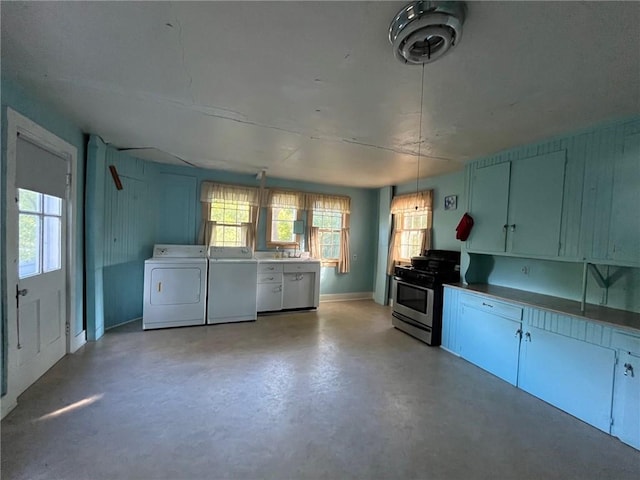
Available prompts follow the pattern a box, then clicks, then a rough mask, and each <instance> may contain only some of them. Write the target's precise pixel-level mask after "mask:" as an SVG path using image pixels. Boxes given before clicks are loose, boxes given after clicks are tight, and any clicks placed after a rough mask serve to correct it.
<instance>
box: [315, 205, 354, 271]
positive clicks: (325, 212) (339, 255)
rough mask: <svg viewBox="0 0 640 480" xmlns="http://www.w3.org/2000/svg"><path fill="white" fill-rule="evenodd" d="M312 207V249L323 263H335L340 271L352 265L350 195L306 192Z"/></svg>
mask: <svg viewBox="0 0 640 480" xmlns="http://www.w3.org/2000/svg"><path fill="white" fill-rule="evenodd" d="M307 209H308V210H309V216H310V218H309V225H310V227H309V229H308V230H309V233H308V235H309V251H310V253H311V256H312V257H315V258H319V259H320V260H321V261H322V263H323V265H335V266H337V267H338V272H340V273H348V272H349V271H350V269H351V264H350V258H349V257H350V254H349V214H350V211H351V199H350V198H349V197H343V196H337V195H336V196H334V195H313V194H309V195H308V196H307Z"/></svg>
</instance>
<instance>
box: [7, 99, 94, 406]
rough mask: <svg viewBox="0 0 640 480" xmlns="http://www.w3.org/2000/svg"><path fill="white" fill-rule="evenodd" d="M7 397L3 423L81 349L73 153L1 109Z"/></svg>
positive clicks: (57, 138) (45, 132)
mask: <svg viewBox="0 0 640 480" xmlns="http://www.w3.org/2000/svg"><path fill="white" fill-rule="evenodd" d="M6 139H7V143H6V145H7V163H6V167H7V169H6V172H7V173H6V192H5V195H6V197H5V198H6V211H5V217H4V218H5V219H6V237H5V239H6V242H5V243H4V247H5V252H6V260H7V261H6V283H4V285H3V287H4V289H5V295H6V298H7V322H6V324H5V327H6V329H5V330H4V333H5V335H6V340H5V345H6V347H7V348H6V353H5V355H6V357H5V358H6V360H7V361H6V363H4V366H5V367H6V370H5V372H3V373H4V374H5V375H6V376H4V378H5V380H6V383H5V384H4V385H3V388H6V390H5V391H6V393H5V395H4V396H2V397H1V398H0V407H1V409H0V410H1V413H2V417H4V416H5V415H6V414H7V413H8V412H10V411H11V410H12V409H13V408H14V407H15V406H16V405H17V398H18V396H19V395H20V394H21V393H22V392H23V391H24V390H25V389H27V388H28V387H29V386H30V385H31V384H32V383H33V382H35V381H36V380H37V379H38V378H39V377H40V376H41V375H42V374H44V373H45V372H46V371H47V370H48V369H49V368H51V367H52V366H53V365H54V364H55V363H56V362H57V361H58V360H60V359H61V358H62V357H63V356H64V355H65V353H67V352H70V351H75V350H77V349H78V348H79V347H80V346H81V345H82V344H84V341H85V340H84V339H85V332H84V330H81V331H80V332H79V333H76V332H73V333H72V335H69V333H68V330H69V328H68V327H69V324H70V323H72V322H73V325H74V326H75V328H76V329H77V321H76V310H77V307H76V303H77V302H76V301H75V299H74V301H71V300H72V298H73V293H74V292H75V291H76V278H75V277H74V275H73V272H74V271H75V270H74V269H75V261H74V258H75V255H72V254H71V253H70V252H75V244H74V241H73V239H74V238H75V236H76V233H75V232H77V225H76V222H75V221H74V219H75V218H76V213H75V210H76V208H75V207H76V203H75V199H76V182H75V181H74V180H73V178H74V177H75V173H76V168H77V149H76V148H75V147H74V146H73V145H71V144H69V143H67V142H65V141H64V140H62V139H60V138H59V137H57V136H55V135H53V134H52V133H50V132H48V131H47V130H45V129H43V128H42V127H40V126H39V125H37V124H36V123H34V122H32V121H31V120H29V119H28V118H26V117H24V116H23V115H20V114H19V113H17V112H15V111H14V110H12V109H10V108H7V137H6Z"/></svg>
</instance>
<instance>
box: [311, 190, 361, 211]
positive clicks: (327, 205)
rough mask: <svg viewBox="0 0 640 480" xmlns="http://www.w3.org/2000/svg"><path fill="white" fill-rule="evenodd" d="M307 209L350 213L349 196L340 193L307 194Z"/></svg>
mask: <svg viewBox="0 0 640 480" xmlns="http://www.w3.org/2000/svg"><path fill="white" fill-rule="evenodd" d="M307 210H333V211H338V212H340V213H344V214H346V213H351V198H350V197H345V196H342V195H323V194H316V193H308V194H307Z"/></svg>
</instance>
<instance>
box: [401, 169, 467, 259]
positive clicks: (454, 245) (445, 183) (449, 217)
mask: <svg viewBox="0 0 640 480" xmlns="http://www.w3.org/2000/svg"><path fill="white" fill-rule="evenodd" d="M464 185H465V183H464V171H459V172H454V173H449V174H447V175H440V176H437V177H430V178H422V179H420V180H419V181H418V190H433V248H434V249H439V250H456V251H458V252H459V251H460V250H461V249H462V242H460V241H459V240H456V227H457V226H458V222H459V221H460V217H462V215H463V214H464V212H465V205H466V204H467V201H466V196H465V195H466V194H465V188H464ZM415 191H416V182H409V183H403V184H402V185H398V186H396V188H395V195H403V194H405V193H412V192H415ZM449 195H457V196H458V208H457V209H456V210H445V209H444V197H446V196H449Z"/></svg>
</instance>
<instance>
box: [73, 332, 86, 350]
mask: <svg viewBox="0 0 640 480" xmlns="http://www.w3.org/2000/svg"><path fill="white" fill-rule="evenodd" d="M85 343H87V331H86V330H82V331H81V332H80V333H79V334H77V335H76V336H75V337H72V338H71V344H70V345H69V350H70V352H69V353H74V352H76V351H78V349H79V348H80V347H81V346H83V345H84V344H85Z"/></svg>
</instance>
